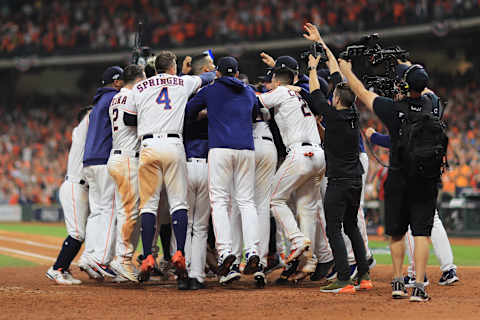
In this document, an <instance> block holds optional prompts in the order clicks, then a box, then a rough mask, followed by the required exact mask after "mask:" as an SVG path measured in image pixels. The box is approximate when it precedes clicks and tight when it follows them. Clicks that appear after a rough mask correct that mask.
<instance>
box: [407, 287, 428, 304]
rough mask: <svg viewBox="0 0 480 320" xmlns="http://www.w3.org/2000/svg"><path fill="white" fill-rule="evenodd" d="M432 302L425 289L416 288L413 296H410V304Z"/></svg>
mask: <svg viewBox="0 0 480 320" xmlns="http://www.w3.org/2000/svg"><path fill="white" fill-rule="evenodd" d="M429 300H430V296H429V295H428V294H427V292H425V289H421V288H419V287H414V288H413V291H412V295H411V296H410V302H427V301H429Z"/></svg>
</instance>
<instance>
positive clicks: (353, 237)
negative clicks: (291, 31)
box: [305, 24, 373, 293]
mask: <svg viewBox="0 0 480 320" xmlns="http://www.w3.org/2000/svg"><path fill="white" fill-rule="evenodd" d="M305 29H306V31H307V33H308V35H305V37H306V38H307V39H309V40H312V41H315V42H319V43H320V44H321V45H322V46H323V47H324V49H325V50H326V53H327V56H328V61H327V62H326V64H327V66H328V68H329V71H330V74H331V78H332V80H333V84H334V88H335V90H334V93H333V100H332V106H330V105H329V103H328V101H327V98H326V97H325V94H324V92H323V91H322V90H320V83H319V80H318V76H317V66H318V63H319V61H320V57H317V58H315V57H313V55H310V56H309V61H308V70H309V77H310V81H309V84H310V92H311V98H312V103H313V105H314V108H313V109H315V110H317V111H318V112H319V113H320V114H321V115H322V116H323V118H324V121H325V124H326V131H325V140H324V148H325V157H326V162H327V170H326V176H327V177H328V183H327V191H326V193H325V204H324V207H325V219H326V222H327V227H326V229H327V230H326V231H327V237H328V241H329V243H330V247H331V248H332V251H333V256H334V260H335V266H336V269H337V280H336V281H335V282H333V283H331V284H329V285H327V286H324V287H322V288H321V291H322V292H334V293H350V292H355V288H358V289H363V290H368V289H371V288H372V287H373V286H372V282H371V280H370V276H369V267H368V263H367V258H366V250H365V244H364V242H363V238H362V235H361V233H360V230H359V229H358V226H357V222H358V221H357V219H358V218H357V216H358V210H359V206H360V197H361V194H362V174H363V168H362V165H361V163H360V159H359V148H358V141H359V136H360V129H359V116H358V113H357V111H356V108H355V106H354V102H355V94H354V93H353V92H352V90H351V89H350V87H349V85H348V84H347V83H345V82H341V75H340V72H339V71H340V69H339V66H338V64H337V61H336V59H335V57H334V55H333V54H332V52H331V51H330V50H329V49H328V47H327V46H326V44H325V42H324V41H323V39H322V38H321V37H320V34H319V33H318V30H317V29H316V27H315V26H313V25H311V24H307V25H306V26H305ZM342 226H343V230H344V232H345V234H346V235H347V236H348V238H349V239H350V241H351V243H352V248H353V252H354V255H355V260H356V261H357V265H358V275H357V279H356V282H357V283H355V286H354V284H353V283H352V280H351V279H350V267H349V264H348V257H347V250H346V247H345V241H344V239H343V235H342Z"/></svg>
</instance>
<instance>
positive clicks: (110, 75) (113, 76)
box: [102, 66, 123, 85]
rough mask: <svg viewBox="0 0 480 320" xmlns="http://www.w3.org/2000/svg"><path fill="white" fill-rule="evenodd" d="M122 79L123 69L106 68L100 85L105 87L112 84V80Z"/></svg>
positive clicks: (117, 67) (115, 67)
mask: <svg viewBox="0 0 480 320" xmlns="http://www.w3.org/2000/svg"><path fill="white" fill-rule="evenodd" d="M122 78H123V69H122V68H120V67H119V66H112V67H108V68H107V70H105V71H104V72H103V76H102V84H103V85H106V84H109V83H113V81H114V80H121V79H122Z"/></svg>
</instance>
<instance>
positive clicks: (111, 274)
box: [89, 260, 117, 278]
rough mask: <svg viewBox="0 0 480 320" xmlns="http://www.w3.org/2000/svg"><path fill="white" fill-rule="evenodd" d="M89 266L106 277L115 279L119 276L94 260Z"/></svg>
mask: <svg viewBox="0 0 480 320" xmlns="http://www.w3.org/2000/svg"><path fill="white" fill-rule="evenodd" d="M89 265H90V267H92V268H93V269H95V271H97V272H98V273H100V274H101V275H102V276H104V277H110V278H115V277H116V276H117V274H116V273H115V272H114V271H113V270H112V269H111V268H110V267H109V266H107V265H105V264H101V263H97V262H96V261H93V260H92V261H91V262H90V264H89Z"/></svg>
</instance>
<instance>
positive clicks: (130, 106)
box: [122, 92, 137, 115]
mask: <svg viewBox="0 0 480 320" xmlns="http://www.w3.org/2000/svg"><path fill="white" fill-rule="evenodd" d="M126 98H127V100H126V101H125V104H124V105H123V107H122V110H123V111H124V112H127V113H130V114H135V115H136V114H137V106H136V105H135V94H134V93H133V92H131V93H130V94H129V95H127V96H126Z"/></svg>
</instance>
